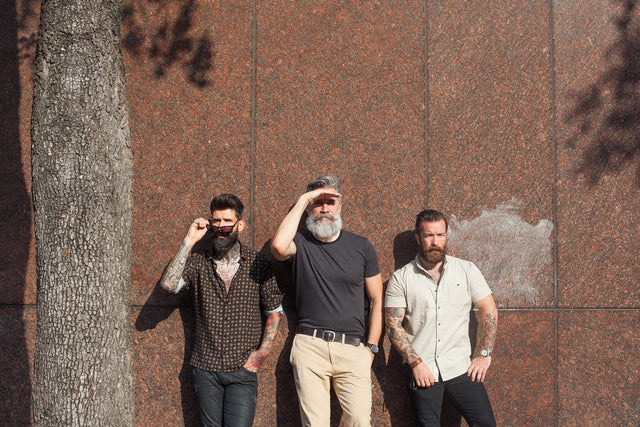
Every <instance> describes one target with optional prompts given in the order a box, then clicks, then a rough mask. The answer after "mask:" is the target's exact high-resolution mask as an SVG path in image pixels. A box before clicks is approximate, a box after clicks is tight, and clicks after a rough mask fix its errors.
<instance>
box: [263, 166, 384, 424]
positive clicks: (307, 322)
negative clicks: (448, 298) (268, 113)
mask: <svg viewBox="0 0 640 427" xmlns="http://www.w3.org/2000/svg"><path fill="white" fill-rule="evenodd" d="M341 197H342V196H341V194H340V182H339V181H338V179H337V178H336V177H334V176H331V175H325V176H321V177H319V178H318V179H316V180H314V181H311V182H310V183H309V184H308V185H307V192H306V193H304V194H303V195H302V196H300V197H299V199H298V201H297V202H296V204H295V205H294V206H293V208H291V210H290V211H289V213H288V214H287V215H286V216H285V218H284V220H283V221H282V223H281V224H280V226H279V227H278V229H277V231H276V233H275V235H274V237H273V239H272V241H271V250H272V252H273V254H274V256H275V258H276V259H278V260H280V261H285V260H291V262H292V268H293V276H294V280H295V289H296V313H297V317H298V326H297V328H296V335H295V337H294V340H293V344H292V348H291V358H290V361H291V364H292V366H293V368H294V378H295V382H296V391H297V392H298V398H299V402H300V415H301V418H302V424H303V425H305V426H328V425H329V424H330V418H331V414H330V387H331V385H333V388H334V391H335V393H336V396H337V397H338V400H339V401H340V405H341V406H342V408H343V414H344V424H345V425H347V426H369V425H370V422H371V421H370V418H371V362H372V361H373V358H374V356H375V354H376V353H377V352H378V347H377V344H378V340H379V338H380V333H381V331H382V280H381V277H380V269H379V267H378V259H377V256H376V252H375V250H374V248H373V246H372V245H371V243H370V242H369V240H367V239H366V238H364V237H362V236H358V235H357V234H354V233H350V232H348V231H345V230H342V219H341V218H340V211H341V208H342V203H341ZM305 213H306V214H307V220H306V229H305V230H303V231H301V232H297V230H298V225H299V223H300V221H301V219H302V217H303V215H304V214H305ZM365 295H366V296H368V299H369V309H370V312H369V318H368V319H366V316H365ZM367 329H368V334H367Z"/></svg>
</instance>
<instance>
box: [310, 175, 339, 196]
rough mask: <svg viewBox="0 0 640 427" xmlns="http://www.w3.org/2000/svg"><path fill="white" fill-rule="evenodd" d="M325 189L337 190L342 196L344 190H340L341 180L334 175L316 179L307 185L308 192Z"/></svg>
mask: <svg viewBox="0 0 640 427" xmlns="http://www.w3.org/2000/svg"><path fill="white" fill-rule="evenodd" d="M324 187H332V188H335V189H336V192H338V193H340V194H342V190H341V188H340V180H339V179H338V178H336V177H335V176H333V175H322V176H320V177H318V178H316V179H314V180H313V181H311V182H310V183H308V184H307V192H309V191H313V190H315V189H317V188H324Z"/></svg>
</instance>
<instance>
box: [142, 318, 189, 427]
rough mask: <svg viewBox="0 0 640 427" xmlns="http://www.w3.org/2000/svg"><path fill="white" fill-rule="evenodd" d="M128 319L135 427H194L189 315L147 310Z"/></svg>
mask: <svg viewBox="0 0 640 427" xmlns="http://www.w3.org/2000/svg"><path fill="white" fill-rule="evenodd" d="M131 318H132V327H133V328H134V331H133V375H134V384H135V397H134V398H135V416H136V425H138V426H152V425H176V426H177V425H185V426H189V425H196V424H197V422H199V416H198V414H197V406H196V400H195V394H194V391H193V385H192V381H191V369H190V367H189V364H188V361H189V360H188V357H189V354H190V349H191V348H192V346H193V343H192V332H190V331H192V327H193V321H192V311H191V310H189V309H179V310H174V309H173V308H154V307H148V308H142V309H134V310H132V311H131Z"/></svg>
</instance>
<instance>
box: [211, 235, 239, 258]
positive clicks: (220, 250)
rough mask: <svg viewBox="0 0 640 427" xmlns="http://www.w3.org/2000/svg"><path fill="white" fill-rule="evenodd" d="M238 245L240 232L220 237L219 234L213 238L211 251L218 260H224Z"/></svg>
mask: <svg viewBox="0 0 640 427" xmlns="http://www.w3.org/2000/svg"><path fill="white" fill-rule="evenodd" d="M236 243H238V230H236V231H234V232H233V233H231V234H229V235H228V236H224V237H219V236H218V234H215V233H214V234H212V236H211V250H212V252H213V257H214V258H216V259H220V258H223V257H224V256H225V255H227V254H228V253H229V251H230V250H231V248H233V247H234V246H235V245H236Z"/></svg>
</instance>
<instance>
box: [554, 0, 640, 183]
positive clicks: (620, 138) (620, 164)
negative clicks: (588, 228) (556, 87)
mask: <svg viewBox="0 0 640 427" xmlns="http://www.w3.org/2000/svg"><path fill="white" fill-rule="evenodd" d="M615 3H619V4H620V5H621V6H622V10H621V13H620V15H619V16H618V17H617V18H616V19H615V21H614V24H615V27H616V31H617V33H618V38H617V40H616V41H615V42H614V43H613V45H612V46H611V47H610V48H609V50H608V51H607V61H606V62H607V64H608V66H609V67H608V69H607V70H606V71H604V72H603V73H602V74H601V75H600V76H598V78H597V80H596V81H595V83H593V84H592V85H590V86H588V87H586V88H584V89H582V90H581V91H579V92H578V93H574V94H572V95H571V96H572V97H573V98H574V106H573V108H572V109H571V110H570V111H569V113H568V115H567V116H566V118H565V122H566V123H567V124H571V125H574V126H575V127H576V130H575V132H574V133H573V134H572V135H571V136H570V137H569V138H568V141H567V143H568V145H569V147H570V148H580V149H581V150H582V158H581V159H580V161H579V164H578V166H577V167H576V169H575V172H576V173H577V174H578V175H582V176H584V177H585V179H586V181H587V183H588V185H590V186H592V187H593V186H595V185H596V184H598V182H599V181H600V179H601V178H602V177H603V176H604V175H616V174H618V173H619V172H621V171H622V170H623V169H624V168H626V167H627V166H631V165H635V167H636V169H635V179H634V184H635V185H636V186H637V187H640V126H639V125H640V14H639V12H638V7H637V0H615Z"/></svg>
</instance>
